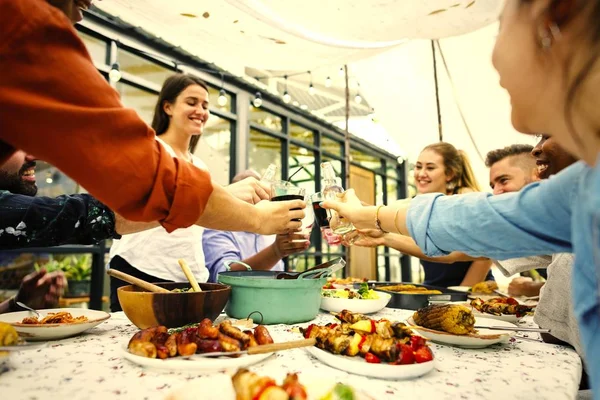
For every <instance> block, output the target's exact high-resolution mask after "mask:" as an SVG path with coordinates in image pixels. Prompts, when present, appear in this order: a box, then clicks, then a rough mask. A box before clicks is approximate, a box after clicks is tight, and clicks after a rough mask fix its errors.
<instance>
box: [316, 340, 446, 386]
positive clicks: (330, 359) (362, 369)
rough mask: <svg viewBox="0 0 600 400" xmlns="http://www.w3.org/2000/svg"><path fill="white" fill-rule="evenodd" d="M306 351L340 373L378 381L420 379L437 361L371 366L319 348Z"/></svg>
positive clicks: (362, 360)
mask: <svg viewBox="0 0 600 400" xmlns="http://www.w3.org/2000/svg"><path fill="white" fill-rule="evenodd" d="M306 351H307V352H308V353H309V354H310V355H312V356H313V357H315V358H316V359H317V360H319V361H321V362H322V363H324V364H327V365H329V366H330V367H333V368H335V369H339V370H340V371H345V372H350V373H351V374H356V375H362V376H369V377H371V378H377V379H394V380H396V379H413V378H418V377H420V376H423V375H425V374H427V373H429V372H430V371H431V370H432V369H433V368H434V367H435V359H434V360H432V361H428V362H424V363H421V364H410V365H390V364H384V363H381V364H370V363H367V362H366V361H365V359H364V358H361V357H348V356H343V355H339V354H332V353H329V352H327V351H325V350H321V349H319V348H317V347H307V348H306Z"/></svg>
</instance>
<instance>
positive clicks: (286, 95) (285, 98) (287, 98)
mask: <svg viewBox="0 0 600 400" xmlns="http://www.w3.org/2000/svg"><path fill="white" fill-rule="evenodd" d="M291 100H292V96H290V94H289V93H288V92H287V90H286V91H285V92H283V102H284V103H285V104H289V102H290V101H291Z"/></svg>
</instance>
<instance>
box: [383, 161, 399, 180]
mask: <svg viewBox="0 0 600 400" xmlns="http://www.w3.org/2000/svg"><path fill="white" fill-rule="evenodd" d="M397 165H398V164H397V163H396V162H394V161H391V160H388V161H386V163H385V166H386V175H387V176H389V177H392V178H394V179H398V171H397V170H396V166H397Z"/></svg>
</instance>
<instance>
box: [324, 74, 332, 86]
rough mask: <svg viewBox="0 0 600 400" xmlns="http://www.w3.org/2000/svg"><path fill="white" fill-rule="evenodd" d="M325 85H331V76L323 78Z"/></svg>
mask: <svg viewBox="0 0 600 400" xmlns="http://www.w3.org/2000/svg"><path fill="white" fill-rule="evenodd" d="M325 87H331V77H330V76H328V77H327V78H326V79H325Z"/></svg>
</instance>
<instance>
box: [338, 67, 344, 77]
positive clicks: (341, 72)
mask: <svg viewBox="0 0 600 400" xmlns="http://www.w3.org/2000/svg"><path fill="white" fill-rule="evenodd" d="M338 75H339V76H340V77H343V76H344V75H345V73H344V68H343V67H340V69H339V70H338Z"/></svg>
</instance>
